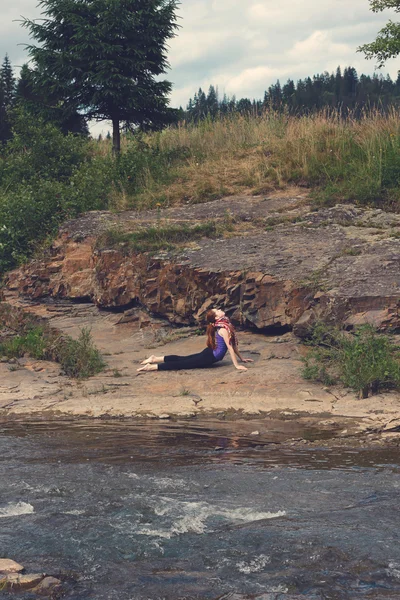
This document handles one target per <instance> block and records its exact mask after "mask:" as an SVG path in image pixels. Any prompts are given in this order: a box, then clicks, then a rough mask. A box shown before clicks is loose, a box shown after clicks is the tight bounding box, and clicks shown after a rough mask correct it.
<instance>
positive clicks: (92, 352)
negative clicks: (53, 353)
mask: <svg viewBox="0 0 400 600" xmlns="http://www.w3.org/2000/svg"><path fill="white" fill-rule="evenodd" d="M59 362H60V363H61V366H62V368H63V370H64V372H65V374H66V375H69V376H70V377H77V378H79V379H85V378H86V377H91V376H92V375H95V374H96V373H100V371H102V370H103V369H104V367H105V366H106V365H105V362H104V359H103V357H102V356H101V354H100V352H99V351H98V350H97V348H95V346H94V345H93V340H92V336H91V335H90V329H86V328H83V329H82V330H81V333H80V336H79V338H78V339H77V340H73V339H72V338H69V339H68V340H67V341H66V342H65V343H64V344H63V346H62V347H61V349H60V351H59Z"/></svg>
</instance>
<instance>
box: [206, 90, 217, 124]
mask: <svg viewBox="0 0 400 600" xmlns="http://www.w3.org/2000/svg"><path fill="white" fill-rule="evenodd" d="M218 110H219V104H218V92H217V91H216V89H215V87H214V86H213V85H210V88H209V90H208V95H207V113H208V114H209V115H211V117H212V118H215V117H216V116H217V114H218Z"/></svg>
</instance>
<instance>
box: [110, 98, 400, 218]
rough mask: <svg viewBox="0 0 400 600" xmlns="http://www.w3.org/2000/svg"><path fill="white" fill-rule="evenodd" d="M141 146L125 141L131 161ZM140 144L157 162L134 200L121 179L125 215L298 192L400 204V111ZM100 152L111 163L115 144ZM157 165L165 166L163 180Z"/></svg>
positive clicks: (209, 130) (217, 126)
mask: <svg viewBox="0 0 400 600" xmlns="http://www.w3.org/2000/svg"><path fill="white" fill-rule="evenodd" d="M135 143H136V142H135V140H132V139H129V138H125V139H124V140H123V144H122V151H123V154H124V153H125V155H127V154H129V153H130V152H131V153H132V152H134V151H136V152H140V149H138V147H136V150H135V149H134V145H135ZM140 143H141V144H142V147H145V148H146V149H147V150H146V152H147V153H148V154H149V157H148V159H147V163H146V164H145V165H144V166H143V168H142V169H141V171H140V185H138V186H137V187H136V189H135V192H134V193H133V194H132V191H131V190H130V189H129V185H128V184H127V183H126V182H125V181H124V179H123V177H121V180H120V181H118V183H117V185H115V186H114V192H113V193H112V205H113V206H114V207H115V208H116V209H117V210H122V209H125V208H131V207H133V206H134V207H137V208H149V207H154V206H156V205H157V204H159V205H161V206H171V205H175V204H182V203H197V202H204V201H206V200H209V199H215V198H219V197H222V196H226V195H230V194H238V193H243V192H245V191H246V192H249V193H266V192H269V191H271V190H273V189H284V188H285V187H286V186H288V185H290V184H301V185H303V186H307V187H310V188H314V189H316V190H317V191H318V194H319V195H320V196H321V197H322V198H323V199H325V200H328V201H329V199H334V200H338V199H343V200H350V201H351V200H353V201H356V202H365V203H375V204H376V203H377V202H378V201H379V200H382V201H383V200H384V201H385V202H389V203H390V202H391V203H393V202H397V201H398V194H397V193H396V189H397V188H398V179H399V180H400V159H399V160H398V159H397V156H400V119H399V112H398V111H397V110H396V109H394V108H393V109H392V110H391V111H390V112H389V114H387V115H381V114H379V113H378V112H370V113H368V114H365V115H364V116H363V117H362V118H361V119H353V118H348V119H346V120H343V119H341V118H340V117H339V115H338V114H337V113H334V112H328V111H324V112H321V113H318V114H316V115H311V116H303V117H293V116H288V115H285V114H277V113H274V112H266V113H265V114H264V115H262V116H260V117H254V116H248V117H244V116H240V115H234V116H231V117H229V118H224V119H221V120H218V121H215V122H212V121H207V120H206V121H204V122H203V123H200V124H198V125H193V124H185V123H182V124H180V125H179V126H178V127H171V128H168V129H165V130H164V131H162V132H157V133H152V134H147V135H144V136H143V137H142V139H141V142H140ZM98 151H99V153H101V154H102V155H104V156H105V155H107V153H109V152H110V151H111V147H110V143H109V142H107V141H103V142H99V143H98ZM152 153H153V154H152ZM157 161H158V162H159V163H160V161H163V164H164V165H165V167H164V168H163V169H161V174H160V169H158V170H157V168H155V165H156V162H157ZM138 177H139V175H138ZM388 190H389V192H388Z"/></svg>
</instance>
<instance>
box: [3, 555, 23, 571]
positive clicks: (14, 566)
mask: <svg viewBox="0 0 400 600" xmlns="http://www.w3.org/2000/svg"><path fill="white" fill-rule="evenodd" d="M23 570H24V567H23V566H22V565H20V564H18V563H17V562H15V560H11V559H10V558H0V573H20V572H21V571H23Z"/></svg>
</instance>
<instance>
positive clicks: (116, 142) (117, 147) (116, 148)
mask: <svg viewBox="0 0 400 600" xmlns="http://www.w3.org/2000/svg"><path fill="white" fill-rule="evenodd" d="M112 126H113V148H112V151H113V155H114V156H119V153H120V152H121V135H120V131H119V119H113V120H112Z"/></svg>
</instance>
